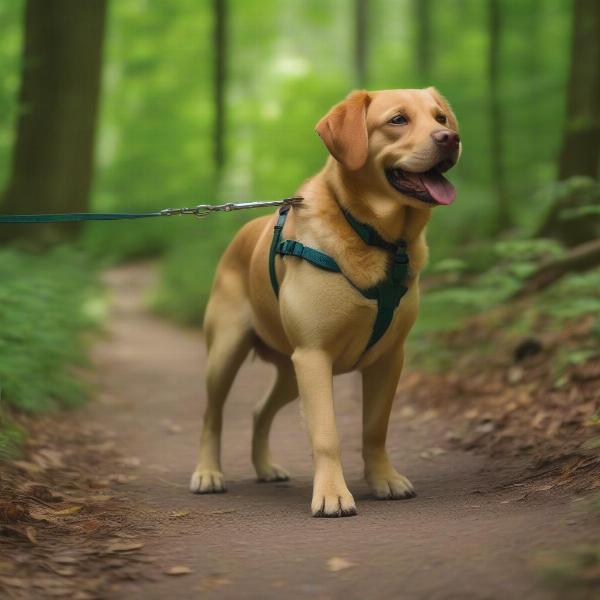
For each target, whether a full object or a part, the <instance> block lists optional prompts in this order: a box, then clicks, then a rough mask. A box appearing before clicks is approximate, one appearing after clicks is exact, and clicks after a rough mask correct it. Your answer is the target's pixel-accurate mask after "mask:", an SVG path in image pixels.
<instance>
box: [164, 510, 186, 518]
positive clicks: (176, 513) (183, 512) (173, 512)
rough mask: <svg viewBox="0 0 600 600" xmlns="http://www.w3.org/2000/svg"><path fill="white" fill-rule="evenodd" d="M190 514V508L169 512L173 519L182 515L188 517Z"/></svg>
mask: <svg viewBox="0 0 600 600" xmlns="http://www.w3.org/2000/svg"><path fill="white" fill-rule="evenodd" d="M189 514H190V511H189V510H173V511H171V512H170V513H169V517H171V518H172V519H180V518H181V517H187V516H188V515H189Z"/></svg>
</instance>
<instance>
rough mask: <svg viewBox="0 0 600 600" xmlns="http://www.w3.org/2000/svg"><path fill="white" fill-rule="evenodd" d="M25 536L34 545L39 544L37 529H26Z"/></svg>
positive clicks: (30, 527)
mask: <svg viewBox="0 0 600 600" xmlns="http://www.w3.org/2000/svg"><path fill="white" fill-rule="evenodd" d="M25 535H26V536H27V539H28V540H29V541H30V542H31V543H32V544H33V545H35V544H37V534H36V532H35V529H34V528H33V527H32V526H31V525H29V527H26V528H25Z"/></svg>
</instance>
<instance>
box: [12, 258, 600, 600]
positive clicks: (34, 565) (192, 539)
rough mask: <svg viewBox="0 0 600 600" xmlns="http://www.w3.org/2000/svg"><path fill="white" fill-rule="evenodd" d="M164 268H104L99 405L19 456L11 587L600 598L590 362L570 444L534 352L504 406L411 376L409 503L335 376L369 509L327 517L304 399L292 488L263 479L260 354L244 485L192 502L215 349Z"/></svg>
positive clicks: (493, 384)
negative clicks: (537, 378) (206, 374)
mask: <svg viewBox="0 0 600 600" xmlns="http://www.w3.org/2000/svg"><path fill="white" fill-rule="evenodd" d="M152 277H153V274H152V271H151V270H150V269H148V268H147V267H144V266H128V267H121V268H118V269H115V270H112V271H110V272H108V273H107V276H106V280H107V283H108V285H109V287H110V289H111V292H112V308H111V318H110V321H109V325H108V330H107V333H106V335H105V337H104V338H103V339H101V340H100V342H99V343H98V344H97V345H96V347H95V350H94V353H93V355H94V365H95V375H94V379H95V385H96V386H97V397H96V399H95V401H94V402H91V403H90V404H89V405H88V406H87V407H86V408H85V409H83V410H80V411H77V412H73V413H69V414H67V415H66V416H65V415H61V416H60V418H57V417H54V418H52V417H48V418H43V419H37V420H36V421H35V422H33V421H32V422H31V423H29V424H28V426H29V428H30V429H31V431H32V433H31V435H30V438H29V441H28V442H27V446H26V448H25V454H24V457H22V459H21V460H17V461H14V462H13V463H11V464H8V465H5V466H3V467H2V471H1V472H0V475H1V476H2V479H1V482H2V483H0V533H1V534H2V535H0V595H2V597H6V598H16V599H20V598H35V599H38V598H52V597H69V598H78V599H80V600H85V599H88V598H127V599H129V598H144V599H152V598H157V599H159V598H191V597H196V596H202V597H208V598H213V597H214V598H241V597H243V598H257V599H259V598H260V599H264V598H284V597H285V598H291V599H293V598H303V597H311V598H320V599H327V598H331V599H334V598H344V600H349V599H353V598H357V599H358V598H360V599H363V598H411V599H412V598H416V599H420V598H423V599H428V600H430V599H440V600H442V599H444V600H446V599H454V598H455V599H457V600H458V599H460V600H471V599H472V600H476V599H477V600H484V599H489V600H499V599H504V598H507V599H508V598H511V599H512V598H528V599H530V600H536V599H543V598H554V597H560V598H588V597H589V598H592V597H593V594H594V592H597V591H598V588H597V587H596V588H595V589H594V586H597V585H598V584H600V566H599V565H600V563H599V562H598V553H597V552H598V550H597V545H596V544H597V542H598V539H599V538H600V519H599V518H598V517H599V514H600V513H598V508H597V507H596V508H594V506H593V499H594V494H595V493H598V491H599V490H598V489H596V488H598V487H599V481H600V469H599V468H598V455H597V453H595V452H593V451H591V450H589V451H586V450H584V449H582V448H585V445H583V446H582V442H583V432H584V426H583V425H582V424H583V423H585V422H586V419H587V420H589V419H590V413H591V412H593V410H595V408H594V406H592V404H593V401H594V399H593V398H592V400H590V397H591V396H590V394H592V393H593V392H592V390H594V389H595V388H596V387H597V386H596V385H595V384H597V383H598V380H597V379H596V374H597V373H596V371H595V370H593V371H591V372H590V371H586V372H585V373H584V377H583V378H582V380H581V381H582V382H583V383H582V384H581V385H583V386H588V387H584V388H582V390H580V392H581V393H580V396H581V398H582V400H581V401H577V402H575V404H576V408H573V402H571V403H570V404H569V406H570V407H571V408H570V409H569V410H570V411H571V412H570V413H569V414H568V420H569V421H568V424H569V429H568V430H567V431H566V435H565V440H566V441H565V443H564V444H561V448H562V449H561V451H559V449H557V447H556V444H553V443H551V442H550V441H549V440H550V439H553V440H556V439H557V438H556V436H554V435H551V434H553V433H556V428H557V427H558V428H560V427H561V425H560V424H558V425H557V424H556V423H555V420H554V418H553V416H552V412H551V411H549V409H547V407H546V408H543V407H539V408H536V406H535V402H533V403H534V406H533V408H532V406H531V405H532V399H531V398H533V400H535V396H534V395H533V396H532V395H531V394H529V396H526V395H524V392H523V390H522V389H521V388H520V387H519V385H520V383H519V382H520V381H521V380H523V379H525V380H526V379H527V373H536V372H537V371H540V369H542V370H543V368H542V367H541V366H540V364H541V363H540V362H539V359H535V357H533V358H532V360H533V361H534V362H533V363H532V364H531V366H529V367H526V368H525V367H519V369H521V370H520V371H518V370H515V371H513V372H512V373H511V374H510V375H509V380H510V381H509V383H506V382H505V385H506V387H507V388H510V389H512V392H511V395H510V397H508V398H507V397H506V396H505V395H504V392H503V388H502V385H503V383H502V382H503V380H502V379H501V378H499V377H497V376H496V375H495V374H494V373H491V374H490V375H489V377H484V378H483V379H481V378H480V380H479V383H478V380H477V379H476V378H475V379H469V380H467V379H465V380H461V377H460V371H459V370H457V371H456V372H455V373H453V374H451V375H452V377H453V379H451V380H450V381H448V380H444V379H440V378H439V377H438V378H435V377H433V376H429V375H424V374H420V373H417V372H410V371H409V372H408V373H407V375H406V379H405V383H404V384H403V387H402V388H401V390H400V395H401V398H402V401H398V402H397V403H396V404H397V405H396V407H395V410H394V414H393V419H392V423H391V430H390V436H389V449H390V452H391V456H392V459H393V461H394V463H395V464H396V465H397V466H398V467H399V468H400V470H401V471H402V472H403V473H404V474H406V475H407V476H408V477H409V478H410V479H411V481H412V482H413V484H414V485H415V488H416V490H417V493H418V496H417V497H416V498H414V499H411V500H405V501H398V502H382V501H377V500H374V499H372V498H371V497H370V495H369V490H368V488H367V486H366V484H365V483H364V481H363V480H362V465H361V459H360V401H361V399H360V394H359V380H358V376H357V375H356V374H351V375H347V376H343V377H339V378H336V386H335V387H336V398H337V401H336V410H337V414H338V425H339V428H340V431H341V434H342V437H343V459H344V467H345V473H346V476H347V480H348V484H349V487H350V489H351V491H352V492H353V494H354V496H355V499H356V500H357V505H358V511H359V514H358V516H357V517H354V518H346V519H313V518H311V517H310V514H309V504H310V496H311V463H310V454H309V448H308V442H307V435H306V432H305V430H304V427H303V425H302V423H301V418H300V416H299V410H298V405H297V403H295V404H292V405H290V406H288V407H286V408H285V409H284V410H282V412H281V413H280V415H279V416H278V418H277V420H276V422H275V425H274V430H273V443H272V446H273V454H274V456H275V457H276V460H277V461H279V462H281V463H282V464H283V465H285V466H286V467H287V468H289V470H290V471H291V473H292V479H291V480H290V481H289V482H285V483H277V484H257V483H255V481H254V479H253V470H252V466H251V462H250V451H249V450H250V431H251V427H250V424H251V413H252V409H253V407H254V405H255V403H256V402H257V400H258V399H259V397H260V396H261V395H262V394H263V393H264V392H265V391H266V388H267V387H268V382H269V379H270V376H271V374H270V368H269V366H267V365H264V364H262V363H261V362H260V361H258V360H256V361H249V362H248V363H247V364H246V365H245V366H244V367H243V369H242V371H241V372H240V376H239V377H238V379H237V380H236V383H235V385H234V388H233V391H232V395H231V398H230V400H229V402H228V404H227V407H226V415H225V432H224V456H223V464H224V470H225V475H226V480H227V484H228V490H229V491H228V493H226V494H218V495H208V496H194V495H192V494H190V492H189V491H188V479H189V476H190V474H191V472H192V470H193V467H194V463H195V458H196V450H197V442H198V433H199V429H200V423H201V415H202V408H203V404H204V400H203V393H204V392H203V364H204V349H203V344H202V339H201V334H200V333H199V332H197V331H194V330H189V329H184V328H180V327H178V326H176V325H173V324H171V323H169V322H167V321H164V320H161V319H159V318H157V317H155V316H153V315H152V314H150V313H149V312H147V311H146V310H145V308H144V302H143V298H144V294H145V291H146V290H147V289H148V288H149V287H150V286H151V284H152ZM535 360H538V363H536V362H535ZM597 367H598V365H597V364H596V365H595V366H593V368H594V369H596V368H597ZM587 368H588V369H589V368H590V367H587ZM523 369H525V375H524V373H523ZM527 369H529V370H527ZM536 369H537V371H536ZM586 373H587V375H586ZM449 376H450V375H449ZM478 386H479V387H478ZM498 386H500V388H499V387H498ZM511 386H512V387H511ZM484 388H485V389H484ZM499 391H500V392H501V393H500V394H499V393H498V392H499ZM453 394H458V395H461V404H459V408H457V405H456V403H454V404H452V403H451V402H450V401H449V400H448V406H446V404H445V401H442V400H443V399H444V398H445V397H448V396H451V395H453ZM498 396H502V397H503V398H504V399H505V400H506V403H508V404H509V406H511V407H512V408H511V411H512V412H513V413H514V414H517V413H518V414H524V415H526V416H525V417H524V418H523V419H522V424H521V425H519V423H521V421H519V419H516V420H515V419H513V420H511V419H510V417H507V416H506V414H507V413H506V410H503V411H499V410H498V409H497V406H498V403H497V402H496V403H494V402H493V401H492V400H490V399H496V398H498ZM513 396H514V397H513ZM477 399H479V400H480V402H479V403H478V402H476V400H477ZM555 401H556V402H560V398H559V397H558V396H557V397H556V398H555ZM506 403H505V404H506ZM503 405H504V404H503ZM513 405H514V406H513ZM494 407H496V408H494ZM540 411H541V412H540ZM509 412H510V411H509ZM507 418H508V419H509V422H510V426H507V425H506V420H507ZM560 418H564V413H563V414H561V415H560ZM532 423H533V425H532ZM553 423H554V424H553ZM519 427H520V429H519ZM507 432H508V434H507ZM536 432H537V433H536ZM521 434H522V435H521ZM519 440H521V441H519ZM574 573H575V575H574Z"/></svg>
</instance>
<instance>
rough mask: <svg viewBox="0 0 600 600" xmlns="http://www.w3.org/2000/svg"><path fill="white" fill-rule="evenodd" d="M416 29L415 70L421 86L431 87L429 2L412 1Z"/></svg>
mask: <svg viewBox="0 0 600 600" xmlns="http://www.w3.org/2000/svg"><path fill="white" fill-rule="evenodd" d="M414 8H415V21H416V24H417V27H416V34H417V37H416V40H415V52H416V57H415V58H416V68H417V77H418V81H419V83H420V85H421V86H423V87H427V86H430V85H433V84H432V82H431V65H432V57H431V54H432V52H431V50H432V39H431V0H414Z"/></svg>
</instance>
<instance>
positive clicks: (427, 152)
mask: <svg viewBox="0 0 600 600" xmlns="http://www.w3.org/2000/svg"><path fill="white" fill-rule="evenodd" d="M316 130H317V133H318V134H319V136H321V138H322V140H323V142H324V143H325V145H326V146H327V149H328V150H329V152H330V153H331V155H332V156H333V157H334V158H335V159H336V160H337V161H338V162H339V163H340V165H341V166H342V168H343V169H344V170H345V171H347V172H348V173H353V174H355V175H357V176H360V175H363V176H364V177H365V179H367V180H368V182H369V185H370V186H376V187H377V188H379V189H380V191H383V193H384V194H386V195H393V196H394V198H396V199H397V200H398V201H400V202H403V203H405V204H408V205H410V206H414V207H417V208H425V207H431V206H435V205H438V204H450V203H451V202H452V201H453V200H454V197H455V195H456V191H455V189H454V186H453V185H452V184H451V183H450V182H449V181H448V180H447V179H446V178H445V177H444V176H443V175H442V173H444V172H446V171H447V170H448V169H450V168H452V167H453V166H454V165H455V164H456V162H457V161H458V159H459V157H460V153H461V143H460V137H459V135H458V122H457V120H456V117H455V115H454V113H453V112H452V109H451V108H450V106H449V104H448V103H447V102H446V100H445V99H444V97H443V96H442V95H441V94H440V93H439V92H438V91H437V90H436V89H435V88H432V87H430V88H427V89H422V90H385V91H380V92H366V91H355V92H352V93H351V94H350V95H349V96H348V97H347V98H346V99H345V100H344V101H343V102H340V103H339V104H336V105H335V106H334V107H333V108H332V109H331V110H330V111H329V112H328V113H327V114H326V115H325V116H324V117H323V118H322V119H321V120H320V121H319V122H318V123H317V127H316Z"/></svg>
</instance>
